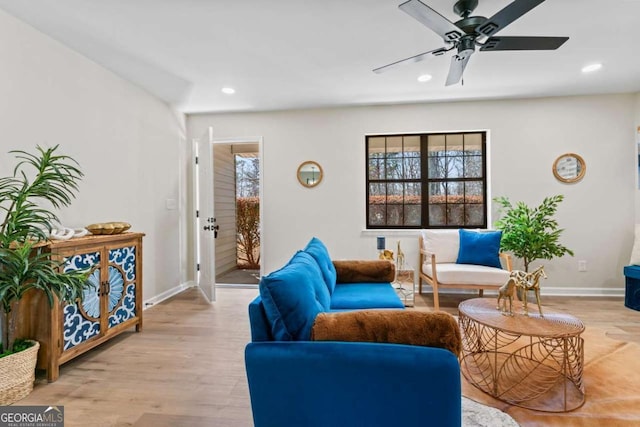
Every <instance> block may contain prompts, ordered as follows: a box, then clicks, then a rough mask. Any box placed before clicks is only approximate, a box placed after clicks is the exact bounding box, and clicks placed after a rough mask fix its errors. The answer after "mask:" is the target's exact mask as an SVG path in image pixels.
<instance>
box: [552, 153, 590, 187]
mask: <svg viewBox="0 0 640 427" xmlns="http://www.w3.org/2000/svg"><path fill="white" fill-rule="evenodd" d="M586 170H587V165H586V164H585V162H584V159H583V158H582V157H580V156H579V155H577V154H575V153H566V154H563V155H561V156H560V157H558V158H557V159H556V161H555V162H553V175H554V176H555V177H556V179H557V180H558V181H561V182H578V181H580V180H581V179H582V178H583V177H584V173H585V171H586Z"/></svg>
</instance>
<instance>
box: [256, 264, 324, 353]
mask: <svg viewBox="0 0 640 427" xmlns="http://www.w3.org/2000/svg"><path fill="white" fill-rule="evenodd" d="M259 289H260V297H261V298H262V304H263V306H264V311H265V314H266V316H267V319H268V321H269V323H270V325H271V334H272V335H273V338H274V339H275V340H276V341H300V340H302V341H306V340H308V339H309V337H310V335H311V327H312V326H313V322H314V321H315V318H316V316H317V315H318V313H320V312H322V311H327V310H329V308H330V304H331V303H330V301H331V296H330V295H329V290H328V289H327V286H326V285H325V283H324V280H323V279H322V273H321V272H320V267H318V263H316V261H315V260H314V259H313V257H312V256H311V255H309V254H308V253H306V252H302V251H298V252H297V253H296V254H295V255H294V256H293V258H291V260H290V261H289V263H287V265H285V266H284V267H282V268H281V269H279V270H276V271H274V272H272V273H271V274H269V275H267V276H264V277H263V278H262V279H261V280H260V285H259Z"/></svg>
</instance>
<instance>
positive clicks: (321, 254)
mask: <svg viewBox="0 0 640 427" xmlns="http://www.w3.org/2000/svg"><path fill="white" fill-rule="evenodd" d="M304 251H305V252H307V253H308V254H310V255H311V256H312V257H313V258H314V259H315V260H316V262H317V263H318V265H319V266H320V271H322V277H323V278H324V281H325V283H326V285H327V289H329V294H333V290H334V289H335V287H336V278H337V273H336V268H335V266H334V265H333V261H331V257H330V256H329V251H328V250H327V247H326V246H325V245H324V243H322V241H321V240H320V239H318V238H317V237H314V238H313V239H311V241H310V242H309V243H308V244H307V247H306V248H304Z"/></svg>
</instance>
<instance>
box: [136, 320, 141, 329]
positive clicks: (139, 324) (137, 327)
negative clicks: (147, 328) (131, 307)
mask: <svg viewBox="0 0 640 427" xmlns="http://www.w3.org/2000/svg"><path fill="white" fill-rule="evenodd" d="M136 332H142V321H140V322H138V323H136Z"/></svg>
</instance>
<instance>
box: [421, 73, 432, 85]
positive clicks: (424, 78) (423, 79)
mask: <svg viewBox="0 0 640 427" xmlns="http://www.w3.org/2000/svg"><path fill="white" fill-rule="evenodd" d="M432 78H433V76H432V75H431V74H423V75H421V76H419V77H418V81H419V82H420V83H424V82H428V81H429V80H431V79H432Z"/></svg>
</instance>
